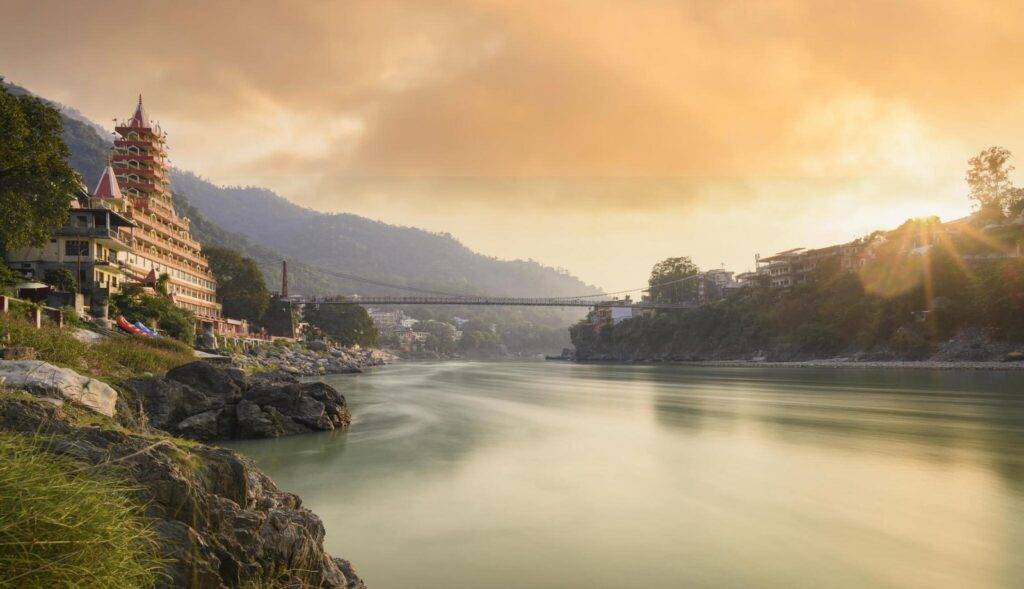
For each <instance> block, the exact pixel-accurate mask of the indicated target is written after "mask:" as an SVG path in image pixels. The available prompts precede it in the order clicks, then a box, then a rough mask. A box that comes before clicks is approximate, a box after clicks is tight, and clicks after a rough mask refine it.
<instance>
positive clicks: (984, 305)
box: [571, 251, 1024, 361]
mask: <svg viewBox="0 0 1024 589" xmlns="http://www.w3.org/2000/svg"><path fill="white" fill-rule="evenodd" d="M896 277H900V278H898V279H897V278H896ZM1022 310H1024V260H1022V259H1020V258H1010V259H998V260H983V261H973V262H972V263H970V264H969V265H968V264H965V263H964V260H962V259H960V258H959V257H958V256H957V255H956V254H955V253H952V252H946V251H936V252H934V253H932V254H930V255H925V256H915V257H913V258H911V257H905V258H904V259H902V260H899V261H895V260H891V259H890V260H885V259H879V260H875V261H873V262H872V263H871V264H869V265H868V266H866V267H865V269H864V270H863V271H861V272H858V273H851V272H835V271H834V269H830V268H822V269H821V270H820V272H819V276H818V277H817V279H816V280H812V281H811V282H810V283H808V284H804V285H798V286H795V287H792V288H789V289H778V288H771V287H768V286H763V285H754V286H749V287H745V288H742V289H738V290H737V291H736V292H734V293H732V294H731V295H729V296H727V297H726V298H725V299H723V300H721V301H718V302H716V303H712V304H709V305H705V306H703V307H699V308H696V309H691V310H686V311H663V312H658V313H655V314H653V315H650V316H647V317H638V318H634V319H630V320H626V321H623V322H621V323H619V324H617V325H611V324H592V323H589V322H581V323H579V324H577V325H575V326H574V327H573V328H572V329H571V336H572V340H573V344H574V345H575V346H576V349H577V356H578V357H579V358H581V359H615V360H658V359H661V360H706V359H750V358H752V357H757V356H763V357H765V359H767V360H778V361H786V360H801V359H811V358H829V357H835V356H840V355H843V356H846V355H854V356H858V357H860V358H861V359H878V360H886V359H923V358H927V357H929V356H931V355H932V354H933V353H935V352H936V351H937V350H939V348H940V346H941V345H942V344H943V343H944V342H947V341H948V340H950V338H952V337H953V336H955V335H957V334H958V333H961V332H963V331H964V330H965V329H968V328H977V329H979V330H983V331H984V333H985V334H986V336H987V337H988V338H990V339H991V340H992V341H994V342H1007V343H1013V344H1020V343H1024V313H1022V312H1021V311H1022ZM978 353H979V354H981V355H984V354H985V353H986V352H985V350H978ZM973 359H989V358H982V357H978V358H973Z"/></svg>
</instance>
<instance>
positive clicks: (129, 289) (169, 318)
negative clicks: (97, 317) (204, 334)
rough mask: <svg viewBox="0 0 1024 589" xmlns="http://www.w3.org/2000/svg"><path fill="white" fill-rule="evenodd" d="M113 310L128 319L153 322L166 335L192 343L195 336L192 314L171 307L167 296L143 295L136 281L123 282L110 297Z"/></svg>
mask: <svg viewBox="0 0 1024 589" xmlns="http://www.w3.org/2000/svg"><path fill="white" fill-rule="evenodd" d="M110 305H111V309H112V311H113V313H115V314H118V315H124V316H125V318H126V319H128V321H131V322H135V321H139V322H142V323H144V324H147V325H153V324H154V323H155V324H156V326H157V327H158V328H160V329H161V330H163V331H165V332H166V333H167V335H169V336H171V337H173V338H175V339H178V340H181V341H183V342H185V343H187V344H189V345H192V343H193V341H194V340H195V336H196V320H195V316H193V315H192V313H190V312H188V311H186V310H185V309H181V308H179V307H176V306H174V303H172V302H171V301H170V300H169V299H165V298H160V297H151V296H146V295H145V294H144V292H143V290H142V287H141V286H139V285H138V284H131V283H129V284H125V285H124V286H122V287H121V291H120V292H118V293H116V294H114V295H113V296H112V297H111V298H110Z"/></svg>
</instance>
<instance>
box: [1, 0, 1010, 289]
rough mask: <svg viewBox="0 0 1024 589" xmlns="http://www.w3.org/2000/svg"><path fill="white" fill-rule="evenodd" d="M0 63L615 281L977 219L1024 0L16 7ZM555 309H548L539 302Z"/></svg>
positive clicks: (382, 208) (179, 157)
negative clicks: (971, 163)
mask: <svg viewBox="0 0 1024 589" xmlns="http://www.w3.org/2000/svg"><path fill="white" fill-rule="evenodd" d="M0 4H2V10H0V14H2V16H3V19H2V20H3V29H2V31H3V33H2V34H0V74H3V75H5V76H6V77H7V78H9V79H10V80H11V81H13V82H15V83H19V84H22V85H24V86H27V87H28V88H30V89H31V90H34V91H36V92H39V93H41V94H43V95H45V96H47V97H49V98H52V99H55V100H58V101H61V102H64V103H67V104H69V105H72V106H75V107H77V108H78V109H80V110H81V111H82V112H83V113H84V114H85V115H87V116H89V117H90V118H92V119H94V120H96V121H97V122H100V123H101V124H105V125H107V126H109V125H110V121H111V119H112V118H114V117H126V116H128V115H130V114H131V110H132V108H133V106H134V101H135V95H136V94H137V93H139V92H142V93H143V94H144V96H145V101H146V104H147V107H148V110H149V112H150V115H151V116H152V117H153V118H155V119H157V120H159V121H160V122H161V123H162V125H163V127H164V128H165V130H167V131H168V133H169V135H170V144H171V149H172V158H173V160H174V163H175V164H176V165H178V166H180V167H182V168H185V169H189V170H192V171H195V172H197V173H199V174H201V175H203V176H206V177H208V178H209V179H211V180H213V181H215V182H217V183H221V184H252V185H260V186H267V187H270V188H273V189H274V190H276V191H278V192H279V193H281V194H282V195H283V196H285V197H287V198H289V199H291V200H292V201H294V202H297V203H300V204H303V205H306V206H310V207H313V208H316V209H320V210H324V211H346V212H353V213H358V214H362V215H367V216H369V217H373V218H377V219H382V220H384V221H388V222H394V223H400V224H407V225H416V226H420V227H424V228H427V229H431V230H435V231H448V232H450V233H452V234H453V235H455V236H456V237H458V238H459V239H460V240H462V241H463V242H464V243H466V244H467V245H469V246H470V247H473V248H474V249H477V250H479V251H481V252H484V253H487V254H491V255H496V256H499V257H505V258H515V257H520V258H527V257H532V258H535V259H538V260H540V261H543V262H545V263H548V264H551V265H554V266H563V267H566V268H568V269H570V270H571V271H573V272H574V273H576V274H577V275H579V276H580V277H582V278H583V279H585V280H587V281H589V282H592V283H596V284H598V285H600V286H603V287H607V288H609V289H619V288H629V287H632V286H635V285H637V284H642V283H643V282H644V280H645V277H646V275H647V272H648V271H649V269H650V266H651V265H652V264H653V263H654V262H656V261H658V260H659V259H661V258H664V257H667V256H671V255H690V256H692V257H693V258H694V259H695V260H696V261H697V262H698V263H699V264H701V265H702V266H718V265H720V264H722V263H724V264H725V265H726V266H727V267H728V268H731V269H735V270H745V269H748V268H749V267H751V266H752V265H753V255H754V253H755V252H761V253H762V254H766V253H772V252H774V251H777V250H781V249H787V248H790V247H797V246H814V245H824V244H827V243H832V242H836V241H841V240H847V239H851V238H854V237H857V236H859V235H861V234H864V233H866V232H868V231H870V230H871V229H874V228H877V227H879V226H892V225H895V224H897V223H898V222H900V221H902V220H903V219H905V218H906V217H908V216H913V215H924V214H929V213H934V214H939V215H940V216H942V217H943V218H947V219H948V218H953V217H956V216H960V215H963V214H966V213H967V212H969V210H970V209H969V204H968V202H967V200H966V197H965V194H966V188H965V186H964V183H963V175H964V167H965V161H966V159H967V158H968V157H969V156H970V155H972V154H973V153H975V152H977V151H979V150H980V149H982V148H984V147H987V146H989V145H1003V146H1005V147H1008V148H1010V149H1011V150H1014V151H1016V152H1018V153H1024V82H1022V81H1021V80H1022V79H1024V76H1022V75H1021V72H1024V3H1022V2H1014V1H1007V2H984V1H978V0H973V1H969V0H920V1H905V2H882V1H871V0H860V1H858V2H849V1H835V2H831V1H826V0H816V1H798V0H777V1H771V0H762V1H757V2H749V1H736V2H729V1H723V0H706V1H690V2H685V1H671V2H670V1H664V2H662V1H655V0H649V1H648V0H628V1H627V0H621V1H618V2H604V1H600V0H578V1H558V0H543V1H537V2H525V1H512V0H507V1H479V2H463V1H457V0H453V1H449V2H428V1H426V0H409V1H387V0H373V1H368V2H344V1H338V2H327V1H313V0H308V1H304V2H298V1H296V2H265V3H264V2H254V1H247V2H237V3H234V2H188V1H176V2H144V1H141V0H136V1H134V2H114V1H105V2H88V1H76V2H46V1H40V0H32V1H20V0H15V1H12V0H0ZM538 294H542V293H538Z"/></svg>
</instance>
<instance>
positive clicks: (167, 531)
mask: <svg viewBox="0 0 1024 589" xmlns="http://www.w3.org/2000/svg"><path fill="white" fill-rule="evenodd" d="M72 410H73V408H62V407H58V406H55V405H53V404H51V403H48V402H46V401H42V400H33V399H21V398H8V397H3V398H0V430H3V431H9V432H14V433H20V434H25V435H33V436H41V437H42V439H44V440H45V444H44V447H45V448H46V451H47V452H50V453H53V454H54V455H58V456H63V457H66V458H70V459H72V460H75V461H77V462H80V463H83V464H84V465H86V467H91V468H95V469H97V471H99V472H101V473H107V474H109V475H110V476H112V477H117V478H119V479H123V480H125V481H126V482H127V483H128V484H129V485H130V486H132V487H133V488H135V489H136V494H137V499H138V502H139V503H140V504H142V505H144V506H145V516H146V517H147V518H148V519H149V521H150V522H151V524H152V527H153V529H154V530H155V532H156V535H157V541H158V543H159V544H160V549H161V550H160V552H161V553H162V554H163V555H164V557H165V558H167V559H168V560H167V564H166V568H165V570H164V575H163V576H162V579H161V581H160V583H159V585H160V586H163V587H229V586H230V587H234V586H238V585H242V584H252V585H253V586H264V585H267V586H270V585H272V586H288V587H291V586H303V587H339V588H347V589H348V588H351V589H355V588H360V587H364V585H363V583H362V581H361V580H360V579H359V577H357V576H356V575H355V573H354V572H353V570H352V567H351V566H350V565H349V563H348V562H347V561H344V560H341V559H336V558H332V557H331V556H330V555H329V554H327V553H326V552H325V551H324V548H323V540H324V527H323V524H322V523H321V522H320V519H319V518H318V517H317V516H316V515H315V514H314V513H312V512H311V511H309V510H308V509H305V508H304V507H302V501H301V499H300V498H299V497H298V496H296V495H293V494H291V493H287V492H284V491H281V490H279V489H278V488H277V486H276V485H275V484H274V482H273V481H272V480H270V478H268V477H267V476H266V475H265V474H263V473H262V472H261V471H260V470H259V469H257V468H256V467H255V466H254V465H253V463H252V462H251V461H249V460H248V459H246V458H244V457H242V456H239V455H238V454H235V453H234V452H232V451H230V450H225V449H221V448H214V447H209V446H203V445H200V444H193V443H187V442H183V441H181V440H174V439H172V438H168V437H162V436H153V435H140V434H136V433H131V432H129V431H127V430H124V429H121V428H117V427H114V426H108V427H98V426H94V425H83V424H82V423H81V422H79V421H77V420H75V419H71V418H70V416H69V415H70V414H69V413H68V412H69V411H72Z"/></svg>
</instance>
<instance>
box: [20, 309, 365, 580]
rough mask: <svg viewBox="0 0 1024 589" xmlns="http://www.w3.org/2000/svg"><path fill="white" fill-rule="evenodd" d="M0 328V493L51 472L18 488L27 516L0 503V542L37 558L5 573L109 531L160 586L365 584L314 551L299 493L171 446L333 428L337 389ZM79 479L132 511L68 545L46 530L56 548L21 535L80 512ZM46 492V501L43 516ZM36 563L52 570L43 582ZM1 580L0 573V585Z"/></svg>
mask: <svg viewBox="0 0 1024 589" xmlns="http://www.w3.org/2000/svg"><path fill="white" fill-rule="evenodd" d="M0 328H2V329H0V332H3V333H5V334H6V336H5V342H4V343H6V344H7V346H6V347H5V348H0V358H7V357H17V358H21V359H19V360H4V359H0V443H2V444H0V450H3V451H4V452H8V454H4V456H7V457H10V456H15V455H16V454H14V452H21V453H22V454H21V456H22V458H21V459H20V462H17V464H18V465H19V466H18V467H17V469H15V468H14V467H11V465H12V464H14V461H13V460H7V461H6V464H7V465H8V466H9V468H7V470H6V471H3V472H0V489H3V488H5V487H4V486H5V485H7V487H6V488H7V489H8V490H11V489H14V490H15V492H18V490H19V489H21V487H19V485H20V484H21V483H19V481H25V480H35V479H36V478H39V476H40V472H42V471H40V470H39V469H44V468H49V469H50V470H49V471H46V472H48V473H50V474H51V475H53V476H56V477H57V479H55V480H57V481H58V483H57V484H55V485H48V486H46V487H45V491H46V492H45V493H43V492H41V491H40V492H39V493H36V495H38V496H36V495H33V496H32V497H29V499H32V501H30V502H28V503H31V504H32V505H34V506H36V507H37V509H29V508H26V509H17V510H7V511H5V512H4V516H5V517H3V518H0V535H3V534H7V533H9V532H10V533H13V532H12V530H13V531H15V532H18V531H20V532H18V533H20V534H21V535H20V536H19V535H16V536H14V540H12V542H11V545H12V546H14V545H17V546H18V548H16V549H17V550H26V551H28V552H27V554H30V555H33V556H34V558H33V560H32V562H34V563H44V564H41V565H40V564H33V565H32V566H31V568H29V569H25V570H19V571H18V572H17V573H16V574H17V575H19V577H21V578H34V579H43V580H45V579H54V578H64V577H63V576H62V574H61V571H60V570H57V569H59V568H60V564H59V563H61V562H71V561H72V560H74V559H76V558H77V559H79V560H81V558H82V557H83V555H84V554H86V552H85V550H86V549H85V548H82V547H80V546H79V545H78V544H76V543H77V542H85V544H83V546H90V547H93V548H94V547H95V546H94V545H95V544H96V543H104V542H108V541H109V540H110V538H111V537H112V536H113V537H116V538H118V542H115V544H116V545H118V546H125V547H127V548H124V549H122V550H119V551H118V554H120V555H122V557H123V559H126V560H127V561H131V562H134V563H139V567H141V569H140V568H137V569H136V570H144V571H145V570H148V571H152V572H155V573H157V580H156V585H157V586H159V587H238V586H252V587H332V588H334V587H337V588H346V589H355V588H359V587H363V586H364V585H363V583H362V581H361V580H360V579H359V578H358V576H356V574H355V573H354V572H353V570H352V567H351V566H350V565H349V563H348V562H346V561H344V560H341V559H335V558H332V557H331V556H330V555H329V554H328V553H327V552H325V551H324V548H323V540H324V535H325V531H324V527H323V524H322V523H321V521H320V519H319V518H318V517H317V516H316V515H315V514H313V513H312V512H310V511H309V510H307V509H305V508H304V507H303V506H302V501H301V499H300V498H299V497H298V496H296V495H294V494H291V493H288V492H285V491H282V490H280V489H278V488H277V486H276V485H275V484H274V482H273V481H272V480H270V478H268V477H267V476H266V475H265V474H264V473H262V472H261V471H260V470H259V469H257V468H256V467H255V466H254V465H253V463H252V462H251V461H249V460H248V459H246V458H244V457H242V456H240V455H238V454H236V453H234V452H233V451H230V450H226V449H222V448H216V447H211V446H205V445H203V444H200V443H197V442H195V441H190V440H187V439H184V438H192V439H193V440H219V439H239V438H251V437H276V436H283V435H292V434H300V433H306V432H315V431H325V430H333V429H337V428H342V427H345V426H346V425H348V423H349V420H350V416H349V412H348V407H347V405H346V402H345V398H344V396H343V395H341V394H340V393H339V392H338V391H336V390H335V389H333V388H332V387H330V386H328V385H326V384H324V383H316V382H306V383H304V382H300V381H299V378H298V377H297V376H296V374H294V372H297V371H299V370H298V367H295V370H286V371H284V372H282V371H277V370H271V369H270V368H271V367H269V366H267V367H264V369H263V370H262V371H259V372H256V373H251V372H249V371H246V370H243V369H241V368H239V367H238V366H231V365H226V364H210V363H207V362H197V361H190V360H191V358H192V350H191V349H190V348H188V347H187V346H185V345H184V344H180V343H176V342H173V341H171V340H166V339H160V340H147V339H143V338H111V337H99V338H97V339H95V340H93V339H90V340H89V341H81V340H79V339H77V338H76V337H74V332H72V331H71V330H66V329H62V328H59V327H54V326H43V327H42V328H37V327H35V326H31V325H29V324H27V323H25V322H22V321H18V320H13V319H11V318H9V317H5V316H2V315H0ZM12 350H13V351H14V352H17V353H13V352H12ZM8 352H12V353H10V354H9V353H8ZM324 353H325V354H326V355H329V356H331V357H335V358H339V357H340V359H341V360H342V361H343V362H344V361H345V360H346V358H350V361H351V362H352V363H354V364H355V367H356V368H359V367H361V366H362V365H368V364H369V363H371V362H372V363H379V362H381V361H383V358H381V357H380V356H379V355H377V354H374V353H373V352H360V353H355V354H352V353H347V354H348V355H347V356H344V355H337V354H335V353H334V352H333V351H328V350H324ZM274 368H277V366H275V367H274ZM19 448H20V450H19ZM26 448H28V449H29V450H26ZM47 464H49V465H50V466H46V465H47ZM33 469H35V470H33ZM86 473H87V475H86ZM47 476H49V475H47ZM34 477H35V478H34ZM86 479H87V480H86ZM47 480H50V479H47ZM61 481H63V482H61ZM76 481H80V482H76ZM76 485H78V486H76ZM81 485H86V486H88V488H91V489H99V490H103V489H106V490H107V491H104V492H107V493H109V494H110V495H111V496H119V494H121V495H123V496H124V497H125V499H124V501H125V502H126V504H127V505H129V506H134V507H132V508H131V509H128V510H126V511H124V512H121V515H119V516H118V519H117V520H108V521H109V523H110V524H111V525H110V526H108V527H106V528H104V529H102V530H100V529H98V528H97V529H94V528H90V527H88V526H86V527H80V528H75V529H76V530H77V531H78V536H76V539H75V540H74V541H65V540H64V539H63V538H59V534H60V532H59V530H57V531H56V532H54V533H55V534H58V536H57V537H58V540H57V541H51V540H47V541H46V546H36V545H35V544H34V541H35V539H36V538H37V536H36V533H35V532H34V530H40V529H43V528H46V529H50V530H53V529H55V526H63V525H73V526H79V523H76V522H83V521H92V520H90V514H89V513H88V509H87V508H86V507H84V506H81V505H79V502H78V501H77V500H76V497H77V496H76V495H75V493H76V491H75V489H76V488H84V487H81ZM6 497H7V498H8V499H10V498H11V497H12V495H10V494H8V495H7V496H6ZM45 501H49V502H50V503H48V504H46V505H57V506H59V507H56V508H55V509H47V508H45V506H44V502H45ZM41 506H42V507H41ZM40 507H41V508H40ZM130 530H142V531H144V533H142V532H138V533H139V534H142V535H141V536H138V537H137V536H136V535H135V534H137V532H131V531H130ZM53 537H54V536H53V535H52V534H51V535H50V536H48V538H51V539H52V538H53ZM5 538H8V539H10V538H11V536H5ZM79 538H81V539H79ZM150 547H153V549H151V548H150ZM14 549H15V548H12V550H14ZM94 552H95V550H93V552H90V553H89V554H90V555H92V554H93V553H94ZM101 553H102V551H101ZM89 558H99V559H100V560H103V559H102V558H101V556H95V555H94V556H89ZM62 559H65V560H62ZM0 561H3V559H0ZM3 562H7V561H3ZM105 562H106V561H105ZM50 566H53V567H56V569H54V570H53V571H52V572H53V574H52V575H50V576H48V574H47V570H49V569H47V567H50ZM110 566H115V565H110ZM103 570H110V567H107V568H104V569H103ZM69 571H70V569H69ZM64 572H67V573H68V574H71V573H70V572H68V571H64ZM9 573H10V574H9ZM14 574H15V573H11V571H10V570H4V569H3V568H2V567H0V579H3V578H5V577H8V576H12V575H14ZM26 575H28V576H26ZM38 583H43V585H42V586H47V585H46V583H44V581H39V582H38ZM38 583H36V582H33V583H30V584H32V585H33V586H34V585H35V584H38ZM57 584H60V585H62V586H63V584H64V583H63V582H60V583H57ZM105 584H106V583H104V585H105ZM130 584H131V583H130V582H128V581H126V582H125V583H124V585H125V586H128V585H130ZM151 584H152V583H151V582H149V581H147V582H146V583H145V585H146V586H149V585H151ZM0 585H3V583H2V582H0Z"/></svg>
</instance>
